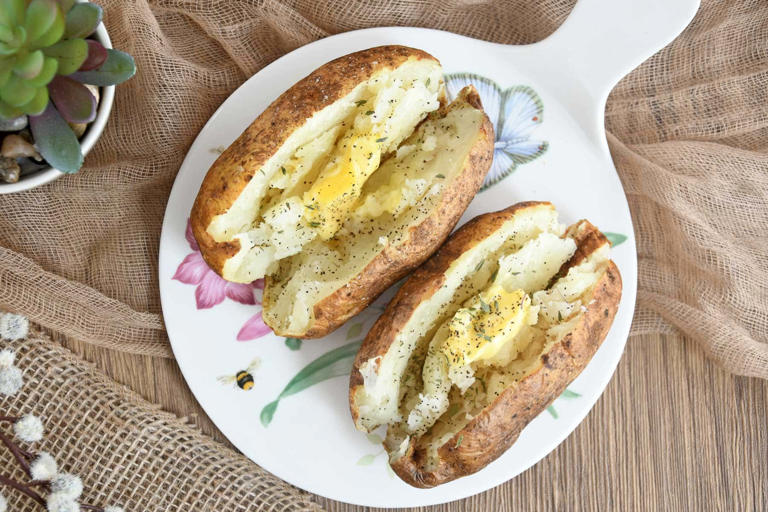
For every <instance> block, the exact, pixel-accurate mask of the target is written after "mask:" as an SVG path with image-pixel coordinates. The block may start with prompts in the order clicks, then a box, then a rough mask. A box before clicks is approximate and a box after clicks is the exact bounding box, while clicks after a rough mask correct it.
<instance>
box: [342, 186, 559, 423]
mask: <svg viewBox="0 0 768 512" xmlns="http://www.w3.org/2000/svg"><path fill="white" fill-rule="evenodd" d="M542 204H546V205H549V206H550V207H552V208H554V206H552V205H551V204H550V203H543V202H535V201H531V202H525V203H517V204H515V205H513V206H510V207H509V208H506V209H504V210H501V211H498V212H493V213H486V214H483V215H478V216H477V217H475V218H474V219H472V220H470V221H469V222H467V223H466V224H465V225H464V226H462V227H461V228H460V229H459V230H458V231H456V232H455V233H454V234H453V235H451V237H450V238H449V239H448V241H447V242H446V243H445V244H444V245H443V246H442V247H441V248H440V250H439V251H438V252H437V253H435V254H434V255H433V256H432V257H431V258H430V259H429V260H427V261H426V262H425V263H424V264H423V265H422V266H421V267H419V269H418V270H416V272H414V273H413V275H412V276H411V277H410V278H409V279H408V280H407V281H406V282H405V283H404V284H403V286H402V287H401V288H400V290H398V292H397V294H396V295H395V296H394V297H393V298H392V300H391V301H390V302H389V304H388V305H387V308H386V310H385V311H384V313H383V314H382V315H381V316H380V317H379V318H378V320H376V323H375V324H373V327H371V330H370V331H369V332H368V335H367V336H366V337H365V340H364V341H363V344H362V346H361V347H360V350H359V351H358V353H357V356H356V357H355V363H354V365H353V367H352V374H351V376H350V382H349V406H350V412H351V413H352V419H353V420H354V421H355V423H356V424H357V422H358V418H359V416H360V415H359V411H358V407H357V404H356V403H355V399H354V397H355V393H356V392H357V389H358V388H359V387H360V386H362V385H363V376H362V375H361V374H360V367H361V366H362V365H363V363H365V362H366V361H368V360H369V359H371V358H374V357H378V356H383V355H384V354H386V353H387V350H389V346H390V345H391V344H392V343H393V342H394V340H395V337H396V336H397V334H398V333H399V332H400V331H401V330H402V329H403V327H404V326H405V325H406V324H407V323H408V321H409V320H410V319H411V316H412V315H413V313H414V311H415V310H416V307H417V306H418V305H419V304H421V302H423V301H424V300H427V299H429V298H430V297H431V296H432V295H433V294H434V293H435V292H436V291H437V290H438V289H440V287H441V286H442V285H443V283H444V281H445V271H446V270H448V267H449V266H450V265H451V263H453V261H454V260H455V259H456V258H458V257H459V256H460V255H461V254H463V253H464V252H466V251H468V250H470V249H471V248H472V247H474V246H475V245H477V244H478V243H480V242H481V241H483V240H484V239H485V238H487V237H488V236H490V235H491V234H492V233H494V232H495V231H496V230H497V229H499V227H500V226H501V225H502V224H504V223H505V222H506V221H507V220H509V219H511V218H512V217H513V216H514V215H515V213H517V212H519V211H522V210H524V209H525V208H532V207H535V206H538V205H542ZM462 211H463V210H462Z"/></svg>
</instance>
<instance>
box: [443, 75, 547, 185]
mask: <svg viewBox="0 0 768 512" xmlns="http://www.w3.org/2000/svg"><path fill="white" fill-rule="evenodd" d="M470 84H471V85H474V86H475V88H476V89H477V92H478V93H479V94H480V98H481V99H482V101H483V108H484V109H485V112H486V113H487V114H488V117H489V118H490V120H491V122H492V123H493V129H494V131H495V133H496V142H495V144H494V148H493V164H492V165H491V169H490V170H489V171H488V175H487V176H486V177H485V181H484V182H483V186H482V187H481V188H480V190H481V191H483V190H485V189H487V188H489V187H491V186H492V185H495V184H496V183H498V182H500V181H501V180H503V179H504V178H506V177H507V176H509V175H510V174H512V173H513V172H514V171H515V169H517V166H518V165H522V164H525V163H528V162H530V161H532V160H534V159H536V158H538V157H540V156H541V155H543V154H544V152H546V150H547V147H548V146H549V144H548V143H547V142H546V141H543V140H539V139H536V138H532V135H533V132H534V130H535V129H536V128H537V127H538V126H539V125H540V124H541V122H542V120H543V113H544V104H543V103H542V101H541V98H540V97H539V95H538V94H537V93H536V91H534V90H533V89H532V88H530V87H528V86H527V85H516V86H513V87H510V88H508V89H505V90H502V89H501V87H499V85H498V84H497V83H496V82H494V81H493V80H491V79H489V78H486V77H484V76H481V75H477V74H474V73H451V74H447V75H445V85H446V88H447V90H448V97H449V98H450V99H453V98H455V97H456V95H457V94H458V93H459V91H460V90H461V89H462V88H464V87H466V86H467V85H470Z"/></svg>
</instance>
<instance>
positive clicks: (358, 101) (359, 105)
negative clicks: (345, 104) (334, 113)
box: [355, 100, 368, 107]
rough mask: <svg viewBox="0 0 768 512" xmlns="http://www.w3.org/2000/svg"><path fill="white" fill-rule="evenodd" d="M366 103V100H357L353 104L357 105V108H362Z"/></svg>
mask: <svg viewBox="0 0 768 512" xmlns="http://www.w3.org/2000/svg"><path fill="white" fill-rule="evenodd" d="M366 103H368V100H357V101H356V102H355V105H357V106H358V107H362V106H363V105H365V104H366Z"/></svg>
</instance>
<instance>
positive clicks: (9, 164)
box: [0, 156, 21, 183]
mask: <svg viewBox="0 0 768 512" xmlns="http://www.w3.org/2000/svg"><path fill="white" fill-rule="evenodd" d="M20 175H21V167H19V163H18V162H17V161H16V159H15V158H8V157H5V156H0V180H2V181H4V182H6V183H16V182H17V181H19V176H20Z"/></svg>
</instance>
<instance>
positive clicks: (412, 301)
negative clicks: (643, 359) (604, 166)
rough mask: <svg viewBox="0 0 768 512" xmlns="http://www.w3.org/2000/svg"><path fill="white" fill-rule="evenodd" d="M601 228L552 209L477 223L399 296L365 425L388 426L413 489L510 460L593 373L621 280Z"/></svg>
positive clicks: (363, 363)
mask: <svg viewBox="0 0 768 512" xmlns="http://www.w3.org/2000/svg"><path fill="white" fill-rule="evenodd" d="M609 252H610V243H609V241H608V240H607V239H606V237H605V236H604V235H603V234H602V233H601V232H600V231H598V230H597V228H595V227H594V226H593V225H592V224H590V223H589V222H588V221H585V220H583V221H580V222H577V223H576V224H574V225H572V226H570V227H569V228H567V229H566V228H565V226H563V225H561V224H559V223H558V217H557V212H556V211H555V209H554V207H553V206H552V205H551V204H550V203H540V202H528V203H519V204H516V205H514V206H511V207H509V208H507V209H505V210H502V211H499V212H495V213H488V214H485V215H481V216H479V217H476V218H475V219H473V220H472V221H470V222H469V223H467V224H466V225H464V226H463V227H461V228H460V229H459V230H458V231H457V232H456V233H455V234H453V235H452V236H451V238H449V239H448V241H447V242H446V243H445V244H444V245H443V246H442V248H441V249H440V250H439V251H438V252H437V253H436V254H435V255H434V256H433V257H431V258H430V259H429V260H427V261H426V262H425V263H424V264H423V265H422V266H421V267H420V268H419V269H418V270H417V271H416V272H415V273H414V274H413V275H412V276H411V277H410V278H409V279H408V280H407V281H406V282H405V283H404V285H403V286H402V288H400V290H399V291H398V293H397V294H396V295H395V297H394V298H393V299H392V301H391V302H390V303H389V305H388V306H387V308H386V310H385V311H384V313H383V314H382V316H381V317H380V318H379V319H378V320H377V321H376V323H375V324H374V325H373V327H372V328H371V331H370V332H369V333H368V335H367V337H366V338H365V340H364V342H363V344H362V346H361V348H360V351H359V353H358V354H357V357H356V360H355V363H354V367H353V370H352V375H351V378H350V391H349V401H350V409H351V412H352V417H353V419H354V422H355V425H356V426H357V428H358V429H360V430H363V431H371V430H372V429H375V428H377V427H379V426H380V425H387V435H386V439H385V441H384V447H385V448H386V450H387V452H388V453H389V457H390V464H391V466H392V469H394V471H395V473H397V475H398V476H399V477H400V478H402V479H403V480H404V481H405V482H407V483H409V484H411V485H414V486H417V487H433V486H436V485H439V484H442V483H445V482H448V481H450V480H453V479H456V478H459V477H461V476H464V475H468V474H471V473H474V472H476V471H478V470H480V469H482V468H483V467H485V466H486V465H487V464H488V463H490V462H491V461H493V460H494V459H496V458H497V457H499V456H500V455H501V454H502V453H503V452H504V451H506V450H507V449H508V448H509V447H510V446H511V445H512V444H513V443H514V442H515V440H516V439H517V437H518V435H519V434H520V432H521V431H522V429H523V428H524V427H525V426H526V425H527V424H528V423H529V422H530V421H531V420H532V419H533V418H535V417H536V416H537V415H538V414H539V413H540V412H541V411H543V410H544V409H545V408H546V407H547V406H548V405H549V404H550V403H551V402H552V401H553V400H554V399H556V398H557V397H558V396H559V395H560V394H561V393H562V392H563V390H564V389H565V388H566V386H567V385H568V384H569V383H570V382H571V381H572V380H573V379H574V378H576V376H577V375H578V374H579V373H580V372H581V371H582V370H583V369H584V367H585V366H586V365H587V363H588V362H589V360H590V359H591V358H592V356H593V355H594V353H595V351H596V350H597V349H598V347H599V346H600V344H601V343H602V341H603V339H604V338H605V336H606V335H607V333H608V330H609V328H610V326H611V323H612V322H613V318H614V315H615V314H616V310H617V308H618V304H619V299H620V297H621V287H622V285H621V276H620V275H619V271H618V269H617V268H616V266H615V264H614V263H613V262H612V261H611V260H610V254H609Z"/></svg>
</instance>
